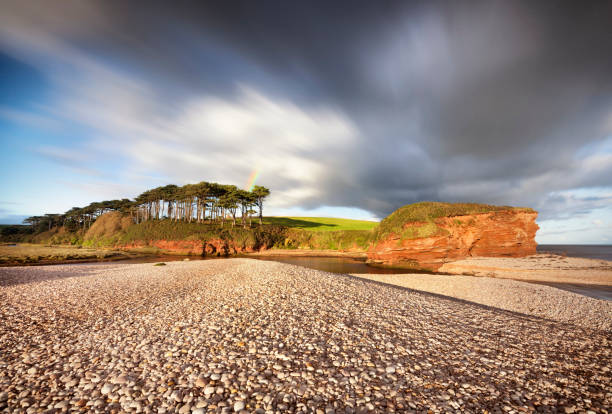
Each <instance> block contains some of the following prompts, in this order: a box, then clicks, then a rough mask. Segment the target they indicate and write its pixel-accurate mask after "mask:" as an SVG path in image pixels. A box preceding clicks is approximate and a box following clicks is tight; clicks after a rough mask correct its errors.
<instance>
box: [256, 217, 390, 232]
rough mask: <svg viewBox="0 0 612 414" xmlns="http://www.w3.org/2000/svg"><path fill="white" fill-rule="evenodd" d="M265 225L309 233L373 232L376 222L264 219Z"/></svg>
mask: <svg viewBox="0 0 612 414" xmlns="http://www.w3.org/2000/svg"><path fill="white" fill-rule="evenodd" d="M263 220H264V224H275V225H277V226H284V227H288V228H293V229H303V230H308V231H337V230H372V229H373V228H374V227H376V226H377V225H378V223H377V222H375V221H366V220H351V219H342V218H333V217H264V219H263Z"/></svg>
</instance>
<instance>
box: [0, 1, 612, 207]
mask: <svg viewBox="0 0 612 414" xmlns="http://www.w3.org/2000/svg"><path fill="white" fill-rule="evenodd" d="M1 7H2V8H3V9H4V11H5V13H4V16H5V18H4V21H3V23H7V22H8V20H10V21H11V22H12V23H13V24H14V25H15V27H16V28H15V31H16V32H19V30H22V31H27V30H29V28H28V27H27V25H28V24H29V25H31V28H36V29H37V30H43V31H42V32H41V33H47V34H52V35H54V36H56V38H57V39H58V41H59V42H63V43H64V44H67V45H69V46H70V47H71V48H73V49H75V50H78V51H79V52H80V53H82V54H84V55H87V56H95V57H96V59H102V60H104V61H106V62H109V65H111V67H115V68H120V70H121V71H124V72H127V73H132V74H134V75H135V76H136V77H138V78H139V79H142V80H143V81H144V82H146V83H147V85H149V86H151V87H152V88H153V91H154V95H153V97H152V98H151V99H156V100H158V101H163V102H164V105H162V106H163V108H161V109H160V108H157V109H155V113H157V112H171V111H175V110H176V111H177V112H181V110H182V108H183V105H184V104H188V103H189V102H192V101H193V100H194V99H196V98H197V97H199V96H202V95H206V96H217V97H219V98H220V99H226V98H227V99H229V97H235V96H240V92H239V89H237V88H236V85H237V84H246V85H249V86H251V87H254V88H256V90H257V91H258V92H259V93H261V94H263V95H264V96H268V97H274V99H277V100H280V101H282V102H284V103H285V104H286V103H287V102H291V103H293V104H295V105H297V106H298V107H299V108H303V110H304V111H306V112H308V111H310V110H312V108H320V107H322V106H324V107H326V108H331V110H333V111H335V112H336V113H337V114H339V117H340V118H341V119H343V117H346V119H347V122H350V124H351V125H352V126H353V127H354V133H353V134H352V139H351V141H350V142H347V145H345V146H341V145H340V146H333V147H331V149H330V148H329V147H325V148H322V149H321V150H318V147H316V146H315V147H314V148H312V147H309V146H307V145H306V146H305V145H301V146H300V145H296V146H294V147H292V148H290V149H289V150H288V151H289V152H291V153H292V154H293V155H295V156H296V157H297V158H303V159H307V160H312V159H318V160H322V162H323V165H324V167H325V168H324V169H323V170H322V171H320V172H319V175H318V181H317V183H316V186H317V190H318V191H317V192H316V193H315V192H313V193H312V195H310V196H302V197H301V198H300V199H299V200H300V204H302V205H304V206H308V207H315V206H318V205H337V206H358V207H362V208H365V209H368V210H370V211H372V212H374V213H375V214H377V215H379V216H384V215H386V214H387V213H389V212H390V211H392V210H393V209H395V208H397V207H399V206H400V205H403V204H406V203H408V202H414V201H419V200H425V199H428V200H448V201H467V200H469V201H479V202H489V203H501V204H522V205H530V206H533V207H536V208H539V209H541V210H542V211H543V214H544V216H545V217H546V215H548V216H549V217H553V216H555V215H556V214H557V213H556V212H557V211H558V209H556V208H555V207H552V206H559V205H563V206H564V208H566V209H569V210H571V208H572V203H571V200H572V199H571V197H570V198H568V197H567V196H563V195H559V194H560V192H563V191H571V190H575V189H581V188H590V187H609V186H611V185H612V179H611V178H610V177H612V158H611V157H610V153H609V152H603V153H588V151H587V152H585V151H582V149H584V148H585V147H588V146H589V145H593V144H594V143H597V142H599V141H603V140H605V139H609V136H610V134H611V133H612V53H610V51H611V50H612V35H611V32H610V27H611V26H612V3H610V2H604V1H601V2H598V1H593V2H588V3H584V2H545V1H543V2H529V1H526V2H502V1H500V2H494V1H493V2H492V1H485V2H472V1H470V2H429V1H428V2H410V3H409V2H403V1H400V2H372V1H363V2H356V1H351V2H283V1H278V2H276V1H275V2H271V1H258V2H252V1H245V2H179V4H176V2H175V3H172V4H170V3H168V2H120V1H103V2H75V3H66V2H63V3H58V4H55V5H54V7H53V8H52V9H49V10H45V12H44V13H42V12H41V10H39V9H37V7H40V5H38V6H36V5H34V3H27V4H26V5H24V3H23V2H15V3H13V4H8V3H4V4H3V5H2V6H1ZM7 16H8V17H7ZM7 19H8V20H7ZM0 22H2V21H0ZM15 22H17V23H15ZM9 23H10V22H9ZM41 28H42V29H41ZM0 44H1V43H0ZM5 47H7V48H9V49H10V44H9V45H8V46H7V45H5ZM13 52H15V50H14V49H13ZM237 99H240V98H237ZM169 102H171V104H170V103H169ZM250 104H251V101H249V100H247V106H248V105H250ZM156 105H160V104H156ZM206 107H207V108H208V107H209V106H206ZM294 112H295V111H294ZM294 112H291V114H294V115H295V113H294ZM296 116H297V117H298V118H299V119H301V118H300V115H296ZM313 119H314V118H313ZM317 119H318V118H317ZM324 119H327V118H325V117H324ZM317 122H318V121H317ZM334 122H335V121H334ZM266 125H267V124H266ZM334 125H335V124H334ZM323 135H324V136H327V135H325V134H323ZM331 136H336V135H334V134H331ZM326 139H327V138H326ZM274 142H276V141H274ZM349 144H350V145H349ZM223 145H224V141H223V139H219V140H217V141H215V142H213V143H211V142H208V143H207V144H206V146H202V147H199V146H195V147H193V148H197V149H201V150H202V151H204V149H208V150H210V149H211V146H213V147H214V150H215V151H216V152H218V153H220V152H222V149H223ZM219 147H221V148H219ZM226 150H227V151H228V152H229V151H230V150H231V151H235V148H226ZM260 150H262V151H266V150H268V148H261V149H260ZM269 150H270V151H271V152H273V151H274V149H272V148H269ZM581 151H582V152H581ZM160 156H161V155H160ZM163 156H164V160H169V161H168V162H173V163H177V162H179V163H180V161H177V160H176V159H173V158H170V157H171V156H170V155H169V154H164V155H163ZM219 157H220V155H219ZM248 168H250V167H248ZM304 168H306V167H304ZM195 178H199V177H194V179H195ZM269 184H270V185H271V186H273V187H274V186H278V188H281V189H288V188H290V187H292V186H299V185H300V178H299V177H295V176H293V177H278V176H277V177H274V178H271V179H270V182H269ZM311 184H312V183H311ZM311 184H310V185H311ZM551 194H553V195H551ZM564 197H565V198H564ZM560 198H563V200H561V199H560ZM568 200H569V202H568ZM574 205H576V209H577V211H580V212H583V211H585V209H587V210H588V209H589V208H598V207H600V206H601V201H600V200H598V201H597V202H593V203H589V202H588V200H586V201H585V200H581V201H580V202H579V203H578V202H575V203H574ZM589 206H590V207H589Z"/></svg>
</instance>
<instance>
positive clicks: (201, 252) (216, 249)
mask: <svg viewBox="0 0 612 414" xmlns="http://www.w3.org/2000/svg"><path fill="white" fill-rule="evenodd" d="M115 247H117V248H120V249H124V250H132V249H141V248H145V247H153V248H156V249H159V250H160V251H161V252H162V253H170V254H180V255H183V254H184V255H191V256H229V255H232V254H240V253H252V252H254V251H256V250H255V249H253V248H250V247H243V246H239V245H238V244H237V243H233V242H231V241H230V242H228V241H227V240H221V239H211V240H206V241H200V240H151V241H148V242H145V241H137V242H133V243H129V244H125V245H119V246H115ZM265 248H266V246H264V247H263V249H265Z"/></svg>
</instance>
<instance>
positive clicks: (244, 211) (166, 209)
mask: <svg viewBox="0 0 612 414" xmlns="http://www.w3.org/2000/svg"><path fill="white" fill-rule="evenodd" d="M269 195H270V190H269V189H267V188H266V187H262V186H258V185H256V186H254V187H253V188H252V190H251V191H246V190H242V189H240V188H238V187H236V186H235V185H227V184H218V183H210V182H206V181H202V182H200V183H198V184H186V185H183V186H177V185H174V184H170V185H166V186H162V187H157V188H153V189H151V190H147V191H145V192H144V193H142V194H140V195H139V196H138V197H136V198H135V199H134V200H129V199H127V198H124V199H121V200H108V201H99V202H93V203H91V204H89V205H88V206H85V207H73V208H71V209H70V210H68V211H66V212H65V213H64V214H45V215H44V216H32V217H28V218H26V219H25V220H24V221H23V223H24V224H29V225H31V226H32V228H34V229H35V231H45V230H50V229H51V228H52V227H57V226H65V227H66V228H68V230H71V231H75V230H78V229H84V228H87V227H89V226H91V224H92V223H93V222H94V221H95V220H96V219H97V218H98V217H99V216H101V215H102V214H104V213H107V212H109V211H119V212H121V213H123V214H126V215H128V214H129V215H130V217H131V218H132V220H133V222H134V223H142V222H144V221H148V220H162V219H169V220H173V221H177V222H178V221H185V222H190V223H191V222H197V223H204V222H221V224H224V223H225V220H229V219H231V221H232V226H235V225H236V215H237V213H238V212H240V219H241V222H242V225H243V226H244V227H246V226H247V220H248V225H249V226H250V225H251V218H252V215H253V214H255V213H258V216H259V224H262V220H263V203H264V200H265V199H266V197H268V196H269ZM254 207H256V208H257V211H256V210H253V208H254Z"/></svg>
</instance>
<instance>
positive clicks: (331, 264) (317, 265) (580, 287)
mask: <svg viewBox="0 0 612 414" xmlns="http://www.w3.org/2000/svg"><path fill="white" fill-rule="evenodd" d="M239 257H247V258H249V259H257V260H271V261H275V262H281V263H288V264H293V265H298V266H303V267H308V268H310V269H315V270H322V271H325V272H330V273H345V274H346V273H354V274H359V273H375V274H402V273H426V274H432V273H431V272H418V271H415V270H405V269H388V268H380V267H375V266H369V265H367V264H366V263H365V261H364V260H363V259H361V260H360V259H354V258H348V257H303V256H239ZM185 259H186V258H185V257H184V256H146V257H139V258H135V259H126V260H121V261H118V262H117V263H156V262H171V261H177V260H185ZM189 260H222V259H219V258H205V257H199V256H189ZM407 277H409V276H407ZM524 282H527V283H536V284H540V285H547V286H551V287H555V288H557V289H562V290H566V291H569V292H573V293H578V294H580V295H584V296H589V297H592V298H596V299H603V300H610V301H612V286H603V285H587V284H577V283H552V282H528V281H524Z"/></svg>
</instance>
